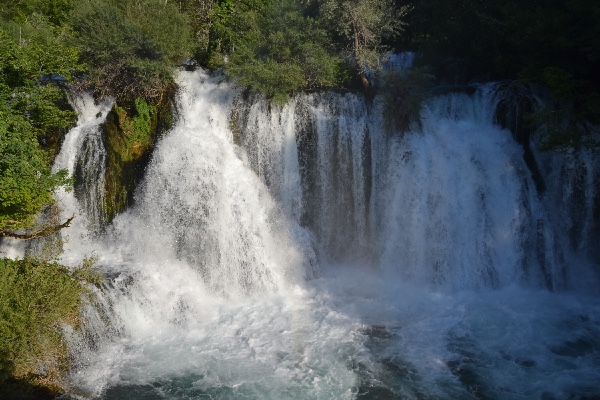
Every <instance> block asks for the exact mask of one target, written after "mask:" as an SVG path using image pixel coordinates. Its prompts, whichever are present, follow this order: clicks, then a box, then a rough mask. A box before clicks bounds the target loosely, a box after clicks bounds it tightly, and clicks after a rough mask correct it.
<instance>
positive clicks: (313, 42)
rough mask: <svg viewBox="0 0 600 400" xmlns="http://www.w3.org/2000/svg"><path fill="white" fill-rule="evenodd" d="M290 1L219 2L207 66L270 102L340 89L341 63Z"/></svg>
mask: <svg viewBox="0 0 600 400" xmlns="http://www.w3.org/2000/svg"><path fill="white" fill-rule="evenodd" d="M303 11H304V10H303V9H302V7H301V5H300V4H299V2H296V1H293V0H284V1H279V0H278V1H273V0H268V1H263V2H259V1H256V2H238V3H235V4H234V3H233V2H231V1H224V2H222V3H221V4H220V5H219V6H217V7H216V9H215V12H214V16H213V18H214V21H213V27H212V38H213V41H212V44H211V45H212V49H211V57H210V60H209V66H210V67H212V68H215V67H218V66H224V68H225V71H226V72H227V73H228V74H229V75H231V77H232V78H233V79H234V81H236V82H237V83H238V84H240V85H242V86H246V87H251V88H253V89H255V90H257V91H259V92H261V93H263V94H264V95H266V96H267V97H268V98H269V99H272V100H275V101H276V102H283V101H285V100H287V98H288V96H289V95H290V94H292V93H294V92H298V91H300V90H307V89H325V88H332V87H336V86H338V87H339V86H341V85H343V83H344V80H345V79H346V75H344V73H345V70H344V68H343V65H342V64H343V63H342V58H341V57H340V56H339V55H337V54H335V53H334V52H333V49H331V48H330V47H331V40H330V38H329V37H328V36H327V33H326V32H325V30H323V29H321V28H320V27H319V26H318V23H317V21H315V20H314V19H312V18H310V17H308V16H305V15H304V14H303Z"/></svg>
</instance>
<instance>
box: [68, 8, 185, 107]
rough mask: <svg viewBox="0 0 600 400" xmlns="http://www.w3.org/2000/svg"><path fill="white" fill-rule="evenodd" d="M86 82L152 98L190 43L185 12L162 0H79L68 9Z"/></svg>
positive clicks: (130, 95)
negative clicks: (80, 52)
mask: <svg viewBox="0 0 600 400" xmlns="http://www.w3.org/2000/svg"><path fill="white" fill-rule="evenodd" d="M72 23H73V27H74V29H75V31H76V32H77V33H78V41H77V43H78V45H79V46H80V48H81V50H82V53H83V57H84V59H85V60H86V61H87V62H88V65H89V66H90V68H89V72H88V77H87V85H88V86H93V87H94V89H95V90H96V91H97V92H100V93H104V94H111V95H113V96H115V97H117V99H118V100H119V99H126V100H133V99H136V98H139V97H143V98H146V99H156V98H158V97H160V96H161V95H162V93H163V92H164V91H165V88H166V87H167V86H169V85H171V84H172V74H173V67H174V66H176V65H178V64H179V63H180V62H181V61H182V60H183V59H184V58H185V57H186V56H187V55H188V54H189V50H190V49H191V29H190V26H189V23H188V20H187V17H186V16H185V15H184V14H183V13H181V12H180V11H179V9H178V7H177V5H176V4H175V3H170V2H165V1H161V0H124V1H121V0H119V1H117V0H101V1H92V0H82V1H80V2H78V3H77V5H76V6H75V9H74V11H73V14H72Z"/></svg>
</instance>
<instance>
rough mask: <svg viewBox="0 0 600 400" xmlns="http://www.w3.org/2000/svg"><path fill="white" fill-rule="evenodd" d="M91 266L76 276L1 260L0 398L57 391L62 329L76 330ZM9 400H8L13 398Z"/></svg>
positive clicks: (63, 358) (36, 263) (93, 277)
mask: <svg viewBox="0 0 600 400" xmlns="http://www.w3.org/2000/svg"><path fill="white" fill-rule="evenodd" d="M86 281H92V282H96V283H97V282H98V275H97V274H95V273H93V272H92V271H91V269H90V260H86V261H85V262H84V265H83V266H82V267H81V268H79V269H77V270H76V271H75V272H70V271H69V270H68V269H67V268H66V267H63V266H61V265H59V264H57V263H54V262H53V263H50V262H43V261H40V260H37V259H33V258H25V259H22V260H10V259H6V258H2V259H0V392H2V393H5V394H7V395H10V394H9V393H8V391H10V390H15V391H17V392H16V393H17V394H18V391H19V390H21V389H20V388H19V385H17V386H16V387H14V386H15V385H14V382H17V381H19V382H21V383H28V384H29V385H36V386H39V385H43V386H52V385H57V384H58V383H59V380H60V375H61V374H62V373H64V372H65V370H66V369H67V368H68V352H67V348H66V344H65V342H64V341H63V339H62V325H63V324H69V325H71V326H77V324H78V316H79V306H80V304H81V301H82V295H83V294H84V293H86V289H85V286H84V283H85V282H86ZM11 398H12V397H11Z"/></svg>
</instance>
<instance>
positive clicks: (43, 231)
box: [0, 214, 75, 240]
mask: <svg viewBox="0 0 600 400" xmlns="http://www.w3.org/2000/svg"><path fill="white" fill-rule="evenodd" d="M74 218H75V214H73V215H72V216H71V218H69V219H67V220H66V221H65V222H64V223H63V224H60V225H46V226H44V227H42V228H39V229H37V230H34V231H33V232H31V233H23V234H20V233H15V232H12V231H9V230H7V229H3V230H0V237H8V238H12V239H20V240H30V239H36V238H40V237H44V236H48V235H51V234H53V233H56V232H58V231H60V230H61V229H64V228H67V227H69V226H70V225H71V221H73V219H74Z"/></svg>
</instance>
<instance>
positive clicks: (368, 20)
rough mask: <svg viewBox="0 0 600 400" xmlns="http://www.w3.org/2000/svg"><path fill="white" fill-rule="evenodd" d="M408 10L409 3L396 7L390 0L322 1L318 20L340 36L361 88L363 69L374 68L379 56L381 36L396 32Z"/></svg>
mask: <svg viewBox="0 0 600 400" xmlns="http://www.w3.org/2000/svg"><path fill="white" fill-rule="evenodd" d="M409 10H410V7H409V6H402V7H399V8H397V7H396V5H395V2H394V1H393V0H322V2H321V5H320V14H321V19H323V20H324V21H325V22H326V23H327V25H328V26H330V27H331V29H333V30H334V31H335V33H337V34H338V35H339V37H340V38H341V39H342V43H343V45H344V47H343V49H344V50H345V52H346V56H349V57H351V58H352V60H353V61H354V66H355V68H356V72H357V74H358V76H359V77H360V78H361V81H362V83H363V85H364V86H365V88H366V87H368V85H369V82H368V79H367V75H366V72H367V70H368V69H375V68H376V67H377V66H378V65H379V62H380V60H381V59H382V49H383V48H382V43H383V39H384V38H386V37H392V36H394V35H396V34H398V33H399V32H400V30H401V29H402V26H403V23H402V18H403V17H404V16H405V15H406V14H407V13H408V11H409Z"/></svg>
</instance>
